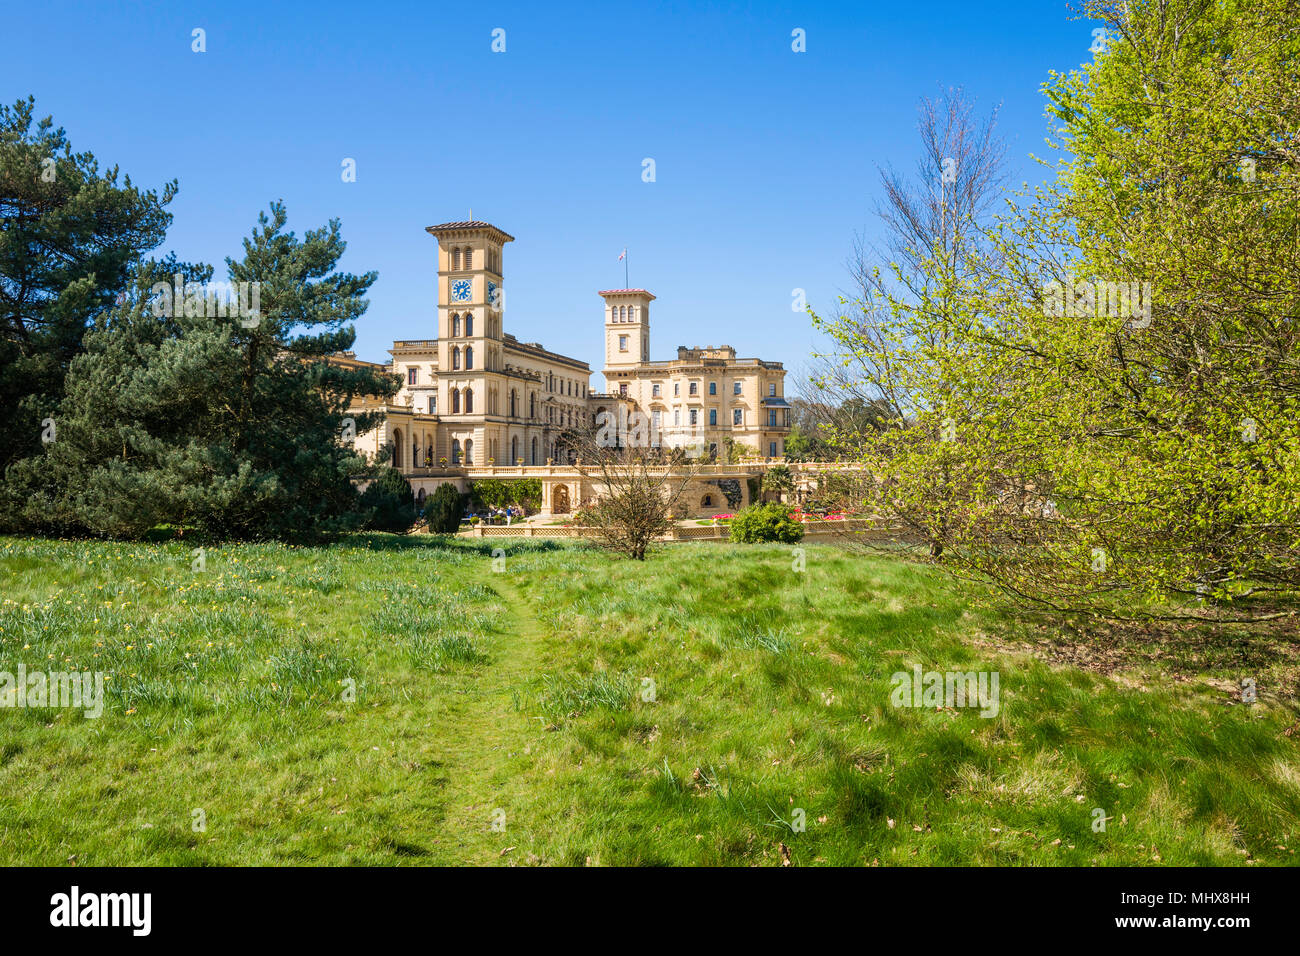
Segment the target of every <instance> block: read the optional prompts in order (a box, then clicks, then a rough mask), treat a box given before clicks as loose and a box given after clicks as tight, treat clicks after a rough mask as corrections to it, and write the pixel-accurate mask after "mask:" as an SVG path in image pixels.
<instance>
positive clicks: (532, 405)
mask: <svg viewBox="0 0 1300 956" xmlns="http://www.w3.org/2000/svg"><path fill="white" fill-rule="evenodd" d="M528 417H529V418H536V417H537V393H536V392H529V393H528ZM534 444H536V439H534ZM533 457H534V458H536V457H537V456H536V455H534V456H533ZM533 464H534V465H535V464H537V462H533Z"/></svg>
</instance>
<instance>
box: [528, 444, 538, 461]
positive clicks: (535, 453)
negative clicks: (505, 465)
mask: <svg viewBox="0 0 1300 956" xmlns="http://www.w3.org/2000/svg"><path fill="white" fill-rule="evenodd" d="M528 463H529V464H530V465H535V464H537V439H536V438H534V439H533V457H532V459H531V460H530V461H529V462H528Z"/></svg>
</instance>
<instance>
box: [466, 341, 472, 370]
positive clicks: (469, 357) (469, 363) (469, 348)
mask: <svg viewBox="0 0 1300 956" xmlns="http://www.w3.org/2000/svg"><path fill="white" fill-rule="evenodd" d="M473 367H474V346H472V345H467V346H465V368H467V369H471V368H473Z"/></svg>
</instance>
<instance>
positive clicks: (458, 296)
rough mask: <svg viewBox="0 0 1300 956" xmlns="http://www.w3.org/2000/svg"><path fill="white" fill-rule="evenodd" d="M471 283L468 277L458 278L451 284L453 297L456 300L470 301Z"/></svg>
mask: <svg viewBox="0 0 1300 956" xmlns="http://www.w3.org/2000/svg"><path fill="white" fill-rule="evenodd" d="M469 294H470V285H469V280H468V279H457V280H456V281H455V282H453V283H452V284H451V297H452V300H453V301H455V302H468V301H469Z"/></svg>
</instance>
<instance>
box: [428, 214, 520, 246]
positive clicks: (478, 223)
mask: <svg viewBox="0 0 1300 956" xmlns="http://www.w3.org/2000/svg"><path fill="white" fill-rule="evenodd" d="M467 229H491V230H492V231H493V232H495V233H497V234H498V236H499V237H500V238H501V240H502V241H503V242H514V239H515V237H514V236H512V235H510V233H508V232H506V231H505V230H504V229H501V228H500V227H498V226H494V225H492V223H490V222H483V221H482V220H481V219H465V220H462V221H461V222H440V223H438V225H436V226H427V227H425V230H424V231H425V232H427V233H430V234H431V235H434V236H436V235H438V234H439V233H441V232H462V231H464V230H467Z"/></svg>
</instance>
